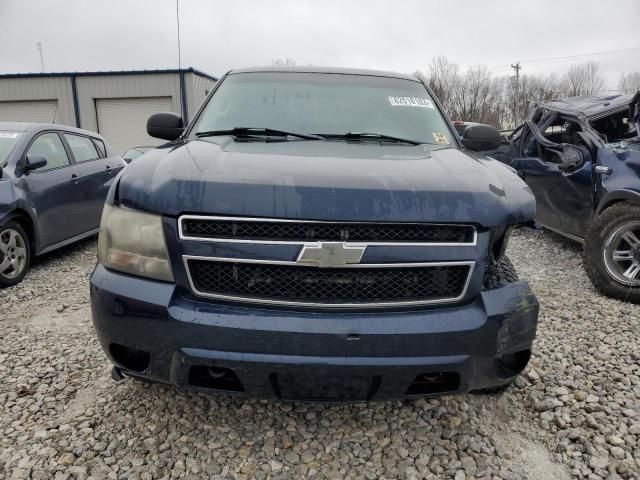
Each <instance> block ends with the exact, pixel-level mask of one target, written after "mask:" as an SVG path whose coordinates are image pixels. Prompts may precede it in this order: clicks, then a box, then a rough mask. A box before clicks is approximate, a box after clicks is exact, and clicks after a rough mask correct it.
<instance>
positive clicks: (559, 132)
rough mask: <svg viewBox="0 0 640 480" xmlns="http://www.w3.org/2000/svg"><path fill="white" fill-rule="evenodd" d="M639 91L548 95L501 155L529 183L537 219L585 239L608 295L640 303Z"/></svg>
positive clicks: (592, 270) (589, 264)
mask: <svg viewBox="0 0 640 480" xmlns="http://www.w3.org/2000/svg"><path fill="white" fill-rule="evenodd" d="M639 110H640V92H638V93H637V94H635V95H611V96H602V97H595V96H589V97H572V98H566V99H563V100H557V101H551V102H545V103H541V104H539V105H537V106H536V107H535V108H533V109H532V110H531V112H530V113H529V115H528V117H527V119H526V121H525V123H524V124H523V125H522V126H521V127H520V128H519V129H518V130H517V131H516V132H515V133H514V134H513V137H512V140H511V145H510V147H509V150H508V152H507V153H506V155H505V156H504V157H499V156H496V158H500V160H503V161H506V162H507V163H510V164H511V166H513V167H514V168H515V169H516V170H517V171H518V174H519V175H520V176H521V177H522V178H523V179H524V181H525V182H526V183H527V184H528V185H529V187H531V190H533V193H534V194H535V196H536V201H537V219H538V221H539V223H540V224H541V225H542V226H543V227H545V228H548V229H549V230H553V231H555V232H557V233H559V234H561V235H564V236H565V237H568V238H570V239H572V240H575V241H577V242H580V243H582V244H584V265H585V269H586V272H587V274H588V276H589V278H590V279H591V281H592V283H593V285H594V286H595V287H596V288H598V289H599V290H600V291H601V292H603V293H604V294H605V295H609V296H611V297H614V298H619V299H622V300H629V301H632V302H634V303H640V176H639V174H640V138H639V137H638V131H639V123H640V112H639Z"/></svg>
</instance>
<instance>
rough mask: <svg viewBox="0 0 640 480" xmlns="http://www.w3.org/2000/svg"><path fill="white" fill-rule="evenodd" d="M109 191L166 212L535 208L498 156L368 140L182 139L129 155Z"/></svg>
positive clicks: (371, 215)
mask: <svg viewBox="0 0 640 480" xmlns="http://www.w3.org/2000/svg"><path fill="white" fill-rule="evenodd" d="M115 196H116V201H118V202H120V203H122V204H123V205H125V206H128V207H131V208H136V209H141V210H146V211H150V212H156V213H161V214H164V215H168V216H178V215H180V214H183V213H192V214H193V213H196V214H197V213H202V214H212V215H213V214H215V215H234V216H248V217H269V218H289V219H310V220H334V221H395V222H403V221H406V222H447V223H448V222H460V223H477V224H480V225H484V226H493V225H501V224H505V223H519V222H525V221H529V220H532V219H533V218H534V216H535V200H534V197H533V195H532V194H531V191H530V190H529V188H528V187H527V186H526V185H525V183H524V182H522V181H521V180H520V179H519V178H518V177H517V176H516V175H515V174H514V173H513V170H512V169H511V168H510V167H507V166H505V165H503V164H501V163H500V162H498V161H496V160H492V159H490V158H488V157H485V156H482V155H476V154H469V153H468V152H463V151H460V150H457V149H454V148H447V149H440V150H434V151H430V149H429V148H428V147H424V146H402V145H397V144H389V145H379V144H377V143H367V142H364V143H346V142H333V141H290V142H274V143H265V142H234V141H233V140H231V139H230V138H228V137H225V138H221V137H218V138H210V139H201V140H194V141H189V142H186V143H184V144H181V145H178V146H173V147H167V148H159V149H157V150H154V151H151V152H149V153H147V154H145V155H144V156H142V157H140V158H139V159H137V160H135V161H134V162H132V163H131V164H130V165H129V166H128V167H127V168H125V170H124V171H123V172H122V175H121V177H120V181H119V185H118V189H117V193H116V194H115Z"/></svg>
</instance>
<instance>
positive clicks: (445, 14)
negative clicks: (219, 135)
mask: <svg viewBox="0 0 640 480" xmlns="http://www.w3.org/2000/svg"><path fill="white" fill-rule="evenodd" d="M179 2H180V26H181V39H182V66H183V67H195V68H198V69H201V70H203V71H205V72H207V73H209V74H211V75H214V76H219V75H222V74H223V73H224V72H225V71H227V70H229V69H231V68H237V67H244V66H254V65H269V64H271V62H272V61H273V60H274V59H276V58H285V57H290V58H293V59H295V61H296V62H297V64H298V65H306V64H313V65H335V66H352V67H363V68H378V69H384V70H395V71H400V72H413V71H415V70H417V69H422V70H426V69H427V67H428V64H429V61H430V59H431V58H432V57H434V56H436V55H445V56H447V57H449V58H450V59H451V60H454V61H456V62H458V63H460V64H463V65H469V64H476V63H484V64H486V65H488V66H490V67H492V68H493V70H492V71H493V73H494V74H496V75H500V74H508V73H509V72H510V69H509V68H508V64H510V63H512V62H515V61H518V60H519V61H520V62H521V63H522V65H523V67H524V68H523V70H522V73H538V72H541V71H544V72H550V71H556V72H558V73H563V72H564V71H566V69H567V68H568V66H569V65H570V64H571V63H579V62H582V61H586V60H595V61H598V62H599V63H600V64H601V66H602V68H603V71H604V73H605V76H606V80H607V87H608V88H615V87H616V85H617V79H618V76H619V75H620V73H621V72H628V71H632V70H640V35H638V26H639V25H640V1H638V0H623V1H615V2H602V0H561V1H558V0H554V1H527V2H519V1H513V0H510V1H489V0H487V1H478V0H475V1H473V0H455V1H450V0H449V1H444V0H442V1H426V0H422V1H420V0H415V1H414V0H384V1H382V0H342V1H334V0H316V1H311V0H308V1H306V0H297V1H294V0H291V1H285V0H271V1H267V0H262V1H260V0H244V1H242V0H225V1H223V0H179ZM38 41H41V42H42V45H43V50H44V63H45V65H44V66H45V70H46V71H48V72H51V71H53V72H60V71H87V70H92V71H93V70H131V69H156V68H175V67H177V65H178V49H177V42H176V2H175V0H0V73H11V72H38V71H40V57H39V54H38V50H37V47H36V42H38ZM634 47H637V48H634ZM614 50H615V52H610V53H606V54H603V53H599V54H598V55H585V56H580V57H576V58H571V59H562V60H552V61H548V60H546V59H550V58H551V59H552V58H557V57H566V56H574V55H583V54H592V53H598V52H604V51H614ZM620 50H622V51H620ZM533 60H545V61H544V62H532V61H533Z"/></svg>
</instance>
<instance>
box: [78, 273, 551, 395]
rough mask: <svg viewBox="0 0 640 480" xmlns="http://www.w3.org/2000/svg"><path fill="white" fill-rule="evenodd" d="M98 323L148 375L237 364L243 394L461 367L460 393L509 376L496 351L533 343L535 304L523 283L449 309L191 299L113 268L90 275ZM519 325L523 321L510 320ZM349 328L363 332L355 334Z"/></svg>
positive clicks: (180, 378)
mask: <svg viewBox="0 0 640 480" xmlns="http://www.w3.org/2000/svg"><path fill="white" fill-rule="evenodd" d="M91 301H92V311H93V319H94V324H95V326H96V331H97V332H98V336H99V338H100V341H101V343H102V346H103V348H104V349H105V351H107V352H108V351H109V345H110V344H111V343H112V342H115V343H119V344H122V345H127V346H129V347H133V348H137V349H140V350H145V351H148V352H150V353H151V359H152V360H151V365H150V366H149V368H148V369H147V370H146V371H145V372H144V373H142V374H141V375H142V376H144V377H145V378H149V379H153V380H157V381H161V382H166V383H173V384H177V385H179V386H182V387H187V386H188V381H187V375H188V370H189V366H190V365H194V364H197V365H203V364H204V365H215V366H218V367H228V368H233V369H234V370H235V371H236V373H237V374H238V376H239V377H240V379H241V381H242V382H243V384H244V386H245V388H246V394H247V395H250V396H258V397H265V398H274V397H275V394H274V391H273V389H272V387H271V386H270V384H269V381H268V379H269V375H270V374H271V373H273V372H283V371H291V368H292V367H294V366H296V368H300V369H301V370H300V371H299V372H300V374H302V375H304V374H305V372H308V373H309V374H310V380H309V381H313V377H312V376H311V373H312V372H314V371H315V369H316V368H318V367H322V366H327V365H332V366H333V367H334V368H335V370H334V371H333V373H337V372H338V371H339V372H340V373H341V374H345V372H348V373H349V374H353V375H358V374H361V375H363V376H367V375H371V373H372V372H377V373H375V374H376V375H381V376H382V377H383V381H382V385H381V387H380V390H379V391H378V394H377V396H376V398H394V397H395V398H398V397H402V396H404V391H405V389H406V388H407V386H408V385H409V383H411V381H412V380H413V379H414V378H415V377H416V376H417V375H418V374H420V373H424V372H429V371H434V370H435V371H438V370H439V371H442V370H444V371H456V372H458V373H459V374H460V376H461V384H460V388H459V391H460V392H464V391H469V390H473V389H477V388H484V387H489V386H492V385H496V384H500V383H504V382H506V381H508V380H509V378H504V377H502V376H501V374H500V372H499V369H498V366H497V364H496V361H495V358H496V357H497V356H500V355H503V354H505V353H509V352H517V351H520V350H524V349H528V348H530V346H531V342H532V341H533V338H534V336H535V331H536V323H537V313H538V303H537V301H536V300H535V297H534V296H533V294H532V293H531V291H530V290H529V287H528V285H527V284H526V283H525V282H517V283H514V284H511V285H509V286H507V287H504V288H500V289H497V290H493V291H489V292H482V293H481V294H480V295H477V296H476V297H475V299H474V300H473V301H472V302H471V303H466V304H464V305H460V306H457V307H451V308H432V309H420V310H396V311H391V312H389V311H380V312H366V313H365V312H358V313H353V312H352V313H349V312H318V311H306V310H294V309H275V308H274V309H269V308H260V307H256V306H251V307H247V306H238V305H233V304H225V303H221V302H210V301H205V300H199V299H195V298H193V297H191V296H189V295H187V294H186V293H185V292H184V289H183V288H181V287H180V286H179V285H171V284H167V283H162V282H154V281H151V280H145V279H141V278H135V277H130V276H127V275H121V274H117V273H113V272H110V271H108V270H106V269H105V268H104V267H102V266H98V267H97V268H96V270H95V272H94V274H93V276H92V280H91ZM514 326H516V327H517V328H514ZM349 335H358V336H359V338H360V340H358V341H350V340H348V336H349Z"/></svg>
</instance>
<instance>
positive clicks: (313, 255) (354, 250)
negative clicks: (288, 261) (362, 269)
mask: <svg viewBox="0 0 640 480" xmlns="http://www.w3.org/2000/svg"><path fill="white" fill-rule="evenodd" d="M366 249H367V247H366V246H364V245H347V244H345V243H343V242H318V243H317V244H309V245H305V246H304V247H303V248H302V250H301V251H300V255H298V259H297V260H296V263H300V264H302V265H312V266H315V267H320V268H323V267H344V266H345V265H349V264H354V263H360V260H362V256H363V255H364V251H365V250H366Z"/></svg>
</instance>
